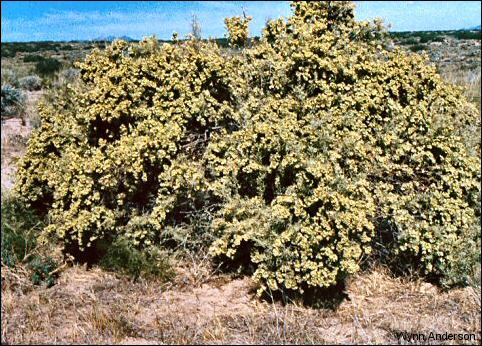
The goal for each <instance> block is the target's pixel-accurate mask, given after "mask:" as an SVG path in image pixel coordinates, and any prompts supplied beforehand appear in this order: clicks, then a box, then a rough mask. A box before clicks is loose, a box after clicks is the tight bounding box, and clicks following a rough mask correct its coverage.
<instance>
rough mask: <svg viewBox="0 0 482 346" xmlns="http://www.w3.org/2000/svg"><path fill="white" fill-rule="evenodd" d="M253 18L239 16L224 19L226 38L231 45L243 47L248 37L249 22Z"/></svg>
mask: <svg viewBox="0 0 482 346" xmlns="http://www.w3.org/2000/svg"><path fill="white" fill-rule="evenodd" d="M251 19H253V18H252V17H250V16H245V17H244V18H241V17H239V16H236V17H231V18H226V19H224V24H226V28H227V29H228V33H229V35H228V39H229V43H230V44H231V46H232V47H244V46H246V43H247V42H248V37H249V30H248V29H249V22H250V21H251Z"/></svg>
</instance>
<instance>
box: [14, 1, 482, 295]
mask: <svg viewBox="0 0 482 346" xmlns="http://www.w3.org/2000/svg"><path fill="white" fill-rule="evenodd" d="M292 7H293V9H294V15H293V16H292V17H290V18H288V19H287V20H286V21H284V22H282V21H277V22H270V24H269V25H268V27H267V28H266V29H265V30H264V31H263V37H261V39H260V41H259V42H258V43H257V44H256V45H255V46H253V47H249V48H246V47H245V45H246V42H247V41H246V40H245V37H246V36H247V34H246V31H245V26H244V24H246V21H247V19H246V20H245V21H244V22H243V21H242V20H241V19H240V18H239V17H238V19H236V20H232V19H231V20H230V19H228V20H227V21H226V23H227V26H228V27H229V26H230V25H231V24H233V26H232V29H233V28H234V29H235V30H230V43H231V47H237V49H228V50H226V49H220V48H219V47H218V46H217V45H216V44H215V43H214V42H205V41H197V40H187V41H184V42H176V43H175V44H162V45H161V44H160V43H159V42H158V41H157V40H156V39H155V38H153V39H145V40H143V41H142V42H140V43H139V45H136V46H131V45H128V44H127V43H126V42H124V41H115V42H114V43H113V44H111V45H110V46H109V47H108V48H107V49H106V50H105V51H101V50H98V49H96V50H94V51H93V52H92V54H91V55H89V56H88V57H87V58H86V59H85V61H84V62H82V63H79V64H78V65H77V67H78V68H79V70H80V81H79V83H78V84H76V85H71V86H67V87H66V88H65V90H63V91H62V93H61V94H59V95H58V97H57V98H55V99H53V100H52V102H50V103H49V104H48V105H40V107H39V108H40V114H41V117H42V123H41V128H40V130H39V131H38V132H35V133H34V134H33V136H32V137H31V139H30V141H29V147H28V149H27V153H26V155H25V156H24V157H23V158H22V159H21V161H20V162H19V166H18V182H17V185H16V190H17V191H18V192H19V193H20V195H21V196H22V198H23V199H24V200H25V201H26V202H27V203H29V204H30V205H31V206H32V207H33V208H35V209H36V210H37V211H38V213H43V214H46V215H47V216H48V218H49V220H50V221H51V224H49V225H48V226H47V227H46V228H45V229H44V230H43V233H42V234H44V235H50V234H54V235H56V236H57V237H59V238H60V239H61V240H62V241H63V243H64V245H65V247H66V249H69V251H70V250H71V249H72V252H74V253H75V251H77V253H79V254H81V253H86V252H88V251H94V252H95V251H96V249H97V248H98V249H102V248H106V249H107V252H108V254H109V253H110V255H108V256H107V257H106V259H105V261H107V264H108V265H109V266H113V267H114V268H116V267H118V268H121V267H127V268H134V269H133V270H130V271H131V273H133V274H134V275H135V276H137V275H140V273H141V271H142V270H141V269H140V268H142V265H141V264H142V263H144V262H145V261H147V262H149V261H150V260H149V259H150V258H151V257H152V255H151V251H154V249H157V250H156V251H158V250H159V247H160V246H163V247H173V248H175V247H179V246H182V244H183V242H186V238H188V237H186V234H185V232H184V231H185V230H191V231H192V232H191V235H192V236H193V237H200V238H201V237H204V236H205V231H206V230H209V231H211V232H210V234H211V235H213V236H214V237H215V239H214V241H213V242H212V243H211V246H210V252H211V254H212V256H213V257H214V260H215V261H219V262H222V263H224V264H226V265H227V266H229V267H233V268H238V269H241V270H245V271H248V272H251V273H252V274H253V276H254V278H255V279H256V280H257V282H258V284H259V291H258V292H259V293H260V294H263V293H269V292H279V291H281V292H297V293H306V292H309V291H312V290H316V289H321V288H327V287H332V286H336V285H338V284H339V283H340V282H343V280H344V279H345V278H346V277H347V276H349V275H351V274H353V273H356V272H357V271H359V270H360V263H362V262H363V260H364V259H365V258H367V257H368V256H373V255H374V253H375V254H376V256H378V257H380V258H381V260H383V261H385V260H386V261H387V262H388V263H390V264H396V265H397V266H398V267H399V269H400V271H409V270H416V271H418V272H420V273H421V274H423V275H426V276H427V277H430V278H432V279H434V280H437V281H439V282H446V284H447V285H452V284H460V283H465V282H466V281H465V279H464V277H466V276H465V274H464V271H465V270H466V268H468V267H470V266H471V265H469V263H462V262H461V261H462V258H465V259H466V260H467V261H469V262H470V261H473V260H474V259H475V258H476V257H477V256H476V254H477V251H478V250H477V249H480V232H476V231H475V230H476V227H475V226H476V225H478V224H479V221H478V220H480V177H481V174H480V148H479V149H477V148H476V147H474V146H473V145H472V144H470V143H472V142H473V140H472V139H473V138H477V137H478V138H480V120H478V119H479V114H478V112H477V110H476V109H475V107H473V105H471V104H470V103H469V102H467V100H466V98H465V97H463V95H462V91H461V90H460V89H458V88H456V87H454V86H451V85H449V84H447V83H445V82H444V81H443V80H442V79H441V78H440V76H439V75H438V74H437V72H436V68H435V67H433V66H431V65H429V64H428V63H427V57H426V56H421V55H418V54H413V53H408V52H405V51H403V50H401V49H399V48H395V49H385V47H387V46H388V45H389V43H390V42H389V41H388V40H386V36H387V33H386V30H385V29H384V28H383V27H382V25H381V22H380V21H375V22H373V23H372V22H367V21H364V22H357V21H356V20H355V15H354V4H353V3H350V2H339V1H333V2H332V1H328V2H294V3H293V4H292ZM240 24H242V25H240ZM238 29H240V31H241V32H243V33H242V34H240V35H238V34H237V33H238V32H239V30H238ZM235 33H236V34H235ZM238 38H239V40H238ZM243 47H244V48H243ZM468 139H470V141H472V142H470V141H469V140H468ZM479 143H480V140H479ZM477 150H478V151H477ZM475 153H478V156H477V155H475ZM199 220H202V222H203V225H202V227H197V226H196V225H197V224H198V222H199ZM207 238H208V237H206V239H207ZM200 243H202V241H201V242H200ZM191 244H192V246H193V247H197V246H199V245H198V244H196V242H191ZM380 244H381V245H380ZM462 254H463V255H462ZM156 256H157V255H156ZM109 258H110V259H111V260H113V261H114V262H110V263H109V261H108V259H109ZM157 258H162V254H160V255H159V256H157ZM115 261H123V263H121V264H119V265H117V264H115ZM156 263H157V262H156ZM159 263H162V262H159ZM394 266H395V265H394ZM444 280H447V281H444Z"/></svg>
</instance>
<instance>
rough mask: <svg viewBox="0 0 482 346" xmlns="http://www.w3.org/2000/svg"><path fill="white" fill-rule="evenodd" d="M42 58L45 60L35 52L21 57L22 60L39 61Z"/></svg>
mask: <svg viewBox="0 0 482 346" xmlns="http://www.w3.org/2000/svg"><path fill="white" fill-rule="evenodd" d="M43 60H45V58H44V57H43V56H41V55H37V54H29V55H25V56H24V57H23V62H40V61H43Z"/></svg>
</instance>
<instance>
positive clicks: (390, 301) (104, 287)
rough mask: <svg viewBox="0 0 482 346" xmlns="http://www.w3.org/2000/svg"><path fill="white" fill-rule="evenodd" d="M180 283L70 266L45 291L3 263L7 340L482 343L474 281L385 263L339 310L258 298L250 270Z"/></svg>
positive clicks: (355, 282)
mask: <svg viewBox="0 0 482 346" xmlns="http://www.w3.org/2000/svg"><path fill="white" fill-rule="evenodd" d="M178 276H179V277H178V279H177V280H178V282H179V283H181V282H183V280H182V277H183V274H182V270H181V271H180V272H179V273H178ZM179 283H174V284H173V283H171V284H164V285H163V284H160V283H159V282H153V281H150V282H147V281H143V280H141V281H139V282H135V283H134V282H132V281H131V280H129V279H127V278H126V277H122V276H117V275H115V274H113V273H108V272H105V271H102V270H101V269H99V268H94V269H91V270H87V269H86V268H85V267H81V266H73V267H70V268H68V269H67V270H65V271H64V272H63V273H62V274H61V276H60V279H59V282H58V284H57V285H55V286H53V287H52V288H49V289H47V288H45V287H34V286H32V285H31V284H30V282H29V280H28V279H26V278H25V273H23V272H22V271H21V270H20V269H16V271H15V272H13V271H12V270H11V269H8V268H4V267H2V343H8V344H31V343H49V344H51V343H52V344H58V343H88V344H94V343H98V344H102V343H108V344H136V343H137V344H359V343H363V344H367V343H389V344H399V343H404V340H398V339H397V338H396V336H395V332H403V331H407V332H409V333H426V334H428V333H430V332H431V331H433V332H437V333H444V332H449V333H474V334H476V335H477V338H478V339H477V340H478V341H479V342H480V332H481V329H480V322H481V317H480V298H479V299H477V297H476V293H474V291H473V288H470V287H467V288H464V289H455V290H451V291H448V292H443V291H441V290H439V289H438V288H437V287H435V286H433V285H431V284H428V283H424V282H423V281H419V280H417V281H410V280H408V279H401V278H393V277H391V276H390V275H389V274H388V272H387V271H386V270H384V269H383V268H376V269H375V270H373V271H372V272H370V273H364V274H360V275H357V276H355V277H353V278H352V280H350V281H349V282H348V284H347V289H346V293H347V294H348V299H346V300H344V301H343V302H342V303H341V305H340V306H339V307H338V308H337V309H336V310H334V311H333V310H326V309H314V308H310V307H305V306H301V305H299V304H296V303H290V304H286V305H282V304H281V303H279V302H266V301H260V300H258V299H256V297H255V296H254V294H253V291H254V290H253V288H254V286H253V282H252V281H251V279H250V278H247V277H245V278H238V279H231V280H227V278H226V277H223V276H217V275H214V276H212V277H211V278H209V279H207V281H206V282H205V283H203V284H200V285H197V286H194V287H192V286H191V287H190V286H187V285H185V286H180V284H179Z"/></svg>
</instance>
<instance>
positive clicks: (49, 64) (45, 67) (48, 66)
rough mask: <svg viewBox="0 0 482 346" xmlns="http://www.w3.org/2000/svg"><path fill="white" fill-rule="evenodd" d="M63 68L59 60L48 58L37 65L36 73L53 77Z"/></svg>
mask: <svg viewBox="0 0 482 346" xmlns="http://www.w3.org/2000/svg"><path fill="white" fill-rule="evenodd" d="M61 67H62V63H61V62H60V61H58V60H57V59H53V58H46V59H44V60H41V61H39V62H37V64H36V65H35V71H36V72H37V73H38V74H39V75H40V76H51V75H53V74H55V72H57V71H59V70H60V69H61Z"/></svg>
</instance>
